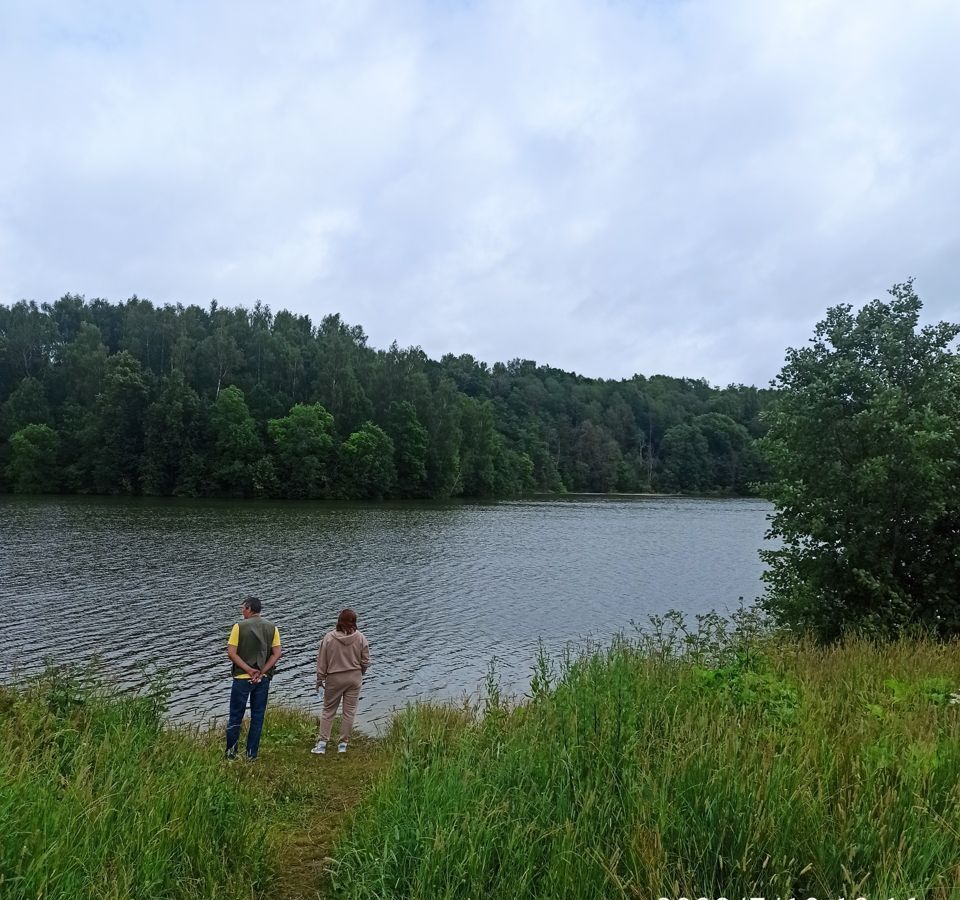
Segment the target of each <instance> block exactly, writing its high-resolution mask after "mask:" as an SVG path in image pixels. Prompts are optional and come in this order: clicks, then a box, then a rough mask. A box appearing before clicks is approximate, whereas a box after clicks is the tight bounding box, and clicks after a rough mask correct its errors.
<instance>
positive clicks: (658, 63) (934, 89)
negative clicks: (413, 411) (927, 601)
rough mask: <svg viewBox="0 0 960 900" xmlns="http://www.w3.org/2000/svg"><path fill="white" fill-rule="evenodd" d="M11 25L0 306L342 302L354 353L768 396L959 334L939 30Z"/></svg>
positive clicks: (714, 19) (846, 23) (453, 16)
mask: <svg viewBox="0 0 960 900" xmlns="http://www.w3.org/2000/svg"><path fill="white" fill-rule="evenodd" d="M80 9H81V7H79V6H77V5H75V4H70V3H67V2H61V3H55V2H46V3H40V4H35V3H27V2H13V3H10V4H6V5H5V6H4V8H3V10H2V11H0V79H2V81H3V83H4V84H6V85H15V86H16V89H15V90H8V91H6V92H5V93H4V94H3V95H0V121H2V122H3V123H4V132H5V133H6V135H7V138H6V140H4V142H3V143H2V145H0V300H2V301H3V302H12V301H15V300H16V299H19V298H20V297H35V298H41V299H52V298H54V297H56V296H59V295H60V294H62V293H64V292H66V291H78V292H82V293H86V294H87V295H88V296H107V297H111V298H113V299H118V300H119V299H123V298H125V297H127V296H129V295H131V294H133V293H137V294H139V295H140V296H148V297H150V298H151V299H153V300H154V301H155V302H168V301H169V302H177V301H185V302H201V303H206V302H208V301H209V300H210V299H211V298H213V297H216V298H217V299H218V300H219V301H220V302H221V303H226V304H235V303H245V304H251V303H252V302H254V300H256V299H258V298H259V299H262V300H264V301H265V302H268V303H270V304H271V305H272V306H273V307H274V308H275V309H279V308H281V307H287V308H291V309H294V310H296V311H298V312H309V313H311V314H312V315H313V316H315V317H317V318H319V317H320V316H321V315H323V314H325V313H327V312H333V311H339V312H340V313H341V314H342V315H343V317H344V318H345V319H346V320H347V321H350V322H355V323H359V324H362V325H363V326H364V328H365V329H366V330H367V332H368V334H369V335H370V337H371V341H372V342H373V343H374V344H375V345H379V346H386V345H387V344H388V343H389V342H390V341H391V340H393V339H394V338H396V339H397V340H398V341H399V342H400V343H401V344H402V345H407V344H420V345H422V346H423V347H424V349H425V350H426V351H427V352H428V353H430V354H431V355H434V356H437V355H440V354H442V353H444V352H448V351H450V352H456V353H460V352H471V353H473V354H474V355H476V356H478V357H480V358H484V359H487V360H490V361H492V360H494V359H510V358H513V357H517V356H520V357H526V358H533V359H537V360H538V361H540V362H544V363H550V364H552V365H556V366H560V367H563V368H569V369H575V370H578V371H581V372H584V373H585V374H590V375H595V376H601V377H623V376H629V375H631V374H633V373H634V372H636V371H639V372H643V373H646V374H651V373H653V372H668V373H670V374H675V375H689V376H692V377H700V376H705V377H707V378H709V379H710V380H711V381H714V382H718V383H726V382H728V381H746V382H753V383H759V384H763V383H766V381H767V380H768V379H769V378H770V377H771V376H772V375H773V374H775V372H776V371H777V369H778V368H779V365H780V364H781V362H782V359H783V351H784V349H785V347H786V346H787V345H797V344H801V343H803V342H804V341H805V340H806V339H807V337H808V336H809V333H810V329H811V327H812V324H813V322H814V321H816V319H817V318H818V317H819V316H820V315H821V314H822V313H823V311H824V309H825V308H826V306H828V305H830V304H833V303H837V302H842V301H852V302H859V301H861V300H866V299H869V298H870V297H873V296H877V295H879V294H881V293H882V292H883V291H884V290H885V288H886V287H888V286H889V285H890V284H891V283H892V282H894V281H897V280H902V279H903V278H905V277H906V276H908V275H916V276H918V288H919V290H920V292H921V295H922V296H923V297H924V298H925V300H926V302H927V312H928V314H929V317H930V318H931V319H933V318H940V317H948V318H949V317H953V318H955V317H956V316H957V314H958V312H960V304H958V303H957V301H956V300H955V299H954V298H955V297H956V296H957V281H958V273H957V269H956V265H955V262H954V261H955V259H956V257H957V249H958V247H957V245H958V243H960V226H958V224H957V220H956V215H955V198H956V196H957V195H958V191H960V166H958V163H960V159H958V156H960V131H958V126H957V124H956V120H955V119H956V117H955V112H954V96H953V95H954V89H953V84H954V79H953V75H952V72H953V56H954V47H955V46H956V43H957V39H958V38H960V8H958V7H957V6H956V5H955V4H953V3H952V2H932V0H931V2H920V3H916V4H913V5H912V6H911V7H910V9H909V11H908V10H906V9H905V8H904V7H903V6H902V5H901V4H895V3H888V2H852V3H851V2H839V0H837V2H824V3H819V4H788V3H782V4H781V3H752V2H736V3H727V4H713V3H707V2H700V0H689V2H684V3H676V4H661V3H634V4H628V3H620V4H611V3H602V2H599V0H591V2H587V0H558V2H551V3H544V2H510V3H508V2H491V3H480V2H477V3H467V4H453V3H451V4H447V3H437V2H424V3H411V4H388V3H372V2H369V3H358V2H350V3H347V2H328V3H322V4H315V3H306V2H304V3H297V2H291V3H284V4H277V5H275V7H271V8H270V9H269V10H266V9H265V8H264V7H263V6H262V5H258V4H253V3H242V2H241V3H226V2H222V3H221V2H216V3H208V4H188V3H174V4H147V3H142V4H134V3H120V2H116V3H113V2H110V3H107V2H104V3H101V4H99V5H93V6H87V5H84V7H83V12H79V11H78V10H80Z"/></svg>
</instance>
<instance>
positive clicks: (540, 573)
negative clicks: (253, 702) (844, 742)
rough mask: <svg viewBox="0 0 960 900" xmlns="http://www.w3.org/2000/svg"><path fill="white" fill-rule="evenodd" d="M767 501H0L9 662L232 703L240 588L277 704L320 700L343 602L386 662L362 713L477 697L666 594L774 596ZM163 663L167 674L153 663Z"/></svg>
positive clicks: (663, 606)
mask: <svg viewBox="0 0 960 900" xmlns="http://www.w3.org/2000/svg"><path fill="white" fill-rule="evenodd" d="M769 511H770V507H769V505H768V504H766V503H764V502H762V501H754V500H694V499H674V498H670V499H666V498H650V499H608V498H593V497H591V498H574V499H569V500H561V501H555V500H548V501H537V500H532V501H519V502H509V503H497V504H492V505H466V504H448V505H427V504H424V505H413V504H409V505H387V506H366V507H364V506H345V505H332V504H302V505H301V504H294V503H290V504H283V505H278V504H268V503H253V502H252V503H242V502H216V501H206V502H198V501H178V500H155V499H149V500H148V499H143V500H129V499H126V500H114V499H101V498H96V499H91V498H75V497H68V498H44V499H22V498H13V497H5V498H0V608H2V609H3V611H4V619H5V620H6V624H5V626H4V631H5V636H6V640H5V642H4V643H5V644H6V648H7V652H8V654H9V657H10V658H9V660H8V662H7V664H6V665H5V666H4V671H5V673H7V674H5V675H4V676H0V677H2V678H3V679H7V678H9V677H10V673H11V668H12V666H14V665H17V666H18V668H19V671H20V672H21V673H24V672H31V671H36V670H37V669H39V668H41V667H42V666H43V663H44V660H45V659H51V660H53V661H64V662H65V661H69V660H76V659H78V658H81V659H85V658H89V657H91V656H92V655H94V654H97V655H99V657H100V658H101V659H102V660H103V661H104V663H105V665H106V666H107V668H108V669H109V671H111V672H112V673H114V674H115V675H116V676H117V677H119V678H120V679H122V680H124V681H128V682H135V681H138V680H142V679H143V678H144V677H147V676H146V675H145V671H144V666H147V667H160V668H161V669H163V670H166V673H165V674H164V675H163V676H162V677H164V678H166V679H168V681H169V686H170V688H171V691H172V700H171V712H172V714H174V715H175V716H177V717H180V718H190V719H194V718H206V717H208V716H211V715H219V714H222V713H224V712H225V707H226V703H227V694H228V689H229V686H228V677H229V676H228V673H229V665H228V662H227V659H226V653H225V645H226V638H227V634H228V632H229V629H230V625H231V624H232V623H233V622H234V621H236V620H237V619H238V618H239V603H240V600H241V598H242V597H244V596H246V595H248V594H255V595H257V596H259V597H261V598H262V599H263V601H264V615H265V616H266V617H267V618H270V619H271V620H272V621H273V622H275V623H276V624H277V625H278V626H279V628H280V633H281V636H282V639H283V646H284V656H283V659H282V660H281V667H280V674H279V675H278V676H277V677H276V679H275V680H274V683H273V685H272V687H271V700H272V702H274V703H276V702H282V703H287V704H298V703H299V704H308V703H309V702H310V700H311V697H312V688H313V682H314V676H313V672H314V662H315V658H316V648H317V644H318V642H319V639H320V637H321V636H322V634H323V633H324V631H326V630H327V629H329V628H330V627H332V623H333V622H334V620H335V619H336V615H337V612H338V611H339V610H340V609H341V608H342V607H344V606H350V607H353V608H354V609H355V610H357V612H358V614H359V616H360V627H361V628H362V629H363V631H364V633H365V634H366V635H367V637H368V638H369V640H370V645H371V651H372V655H373V663H372V666H371V669H370V672H369V673H368V675H367V678H366V680H365V682H364V689H363V694H362V700H361V704H360V710H359V714H358V721H359V722H360V723H361V724H362V725H366V726H367V727H370V726H371V725H373V724H375V723H376V722H378V721H381V720H382V719H383V718H384V717H385V716H386V715H387V714H388V713H389V712H390V710H391V709H392V708H393V707H395V706H397V705H402V704H403V703H405V702H406V701H408V700H415V699H418V698H419V699H426V698H437V697H441V698H448V697H457V696H460V695H462V694H463V693H464V692H472V691H475V690H476V689H477V687H478V685H479V684H480V682H481V681H482V679H483V676H484V673H485V672H486V670H487V667H488V665H489V662H490V660H491V658H494V657H495V658H496V659H497V661H498V662H497V668H498V671H499V672H500V673H501V674H502V675H503V678H504V684H505V686H506V687H508V688H511V689H516V690H522V689H523V688H524V686H525V685H526V684H527V683H528V679H529V676H530V669H531V666H532V663H533V659H534V656H535V654H536V651H537V642H538V640H542V641H543V643H544V645H545V646H546V648H547V649H548V650H550V651H558V650H560V649H561V648H563V647H564V646H565V645H566V644H567V643H568V642H570V641H577V640H580V639H583V638H586V637H588V636H593V637H598V638H605V637H608V636H610V635H612V634H613V633H615V632H616V631H617V630H619V629H621V628H624V627H629V625H630V623H631V621H645V620H646V617H647V616H648V615H650V614H653V613H658V612H663V611H665V610H667V609H670V608H671V607H673V608H677V609H682V610H686V611H689V612H691V613H696V612H703V611H706V610H708V609H710V608H716V609H717V610H719V611H728V610H731V609H733V608H735V607H736V606H737V605H738V598H740V597H744V598H745V599H746V600H747V601H750V600H752V599H754V598H755V597H756V596H757V594H758V593H759V590H760V580H759V579H760V573H761V571H762V566H761V563H760V561H759V559H758V557H757V549H758V548H759V547H760V545H761V543H762V541H763V534H764V531H765V529H766V517H767V514H768V513H769ZM152 677H158V676H155V675H154V676H152Z"/></svg>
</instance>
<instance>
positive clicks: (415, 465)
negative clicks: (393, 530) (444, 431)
mask: <svg viewBox="0 0 960 900" xmlns="http://www.w3.org/2000/svg"><path fill="white" fill-rule="evenodd" d="M387 433H388V434H389V435H390V440H392V441H393V460H394V465H395V468H396V471H397V485H396V486H397V493H398V494H400V496H401V497H418V496H420V495H421V494H422V493H423V490H424V484H425V482H426V480H427V446H428V443H429V435H428V434H427V429H426V428H424V427H423V425H421V424H420V420H419V419H418V418H417V411H416V410H415V409H414V408H413V404H412V403H408V402H407V401H406V400H402V401H400V402H399V403H397V402H396V401H394V402H393V403H391V404H390V416H389V421H388V423H387Z"/></svg>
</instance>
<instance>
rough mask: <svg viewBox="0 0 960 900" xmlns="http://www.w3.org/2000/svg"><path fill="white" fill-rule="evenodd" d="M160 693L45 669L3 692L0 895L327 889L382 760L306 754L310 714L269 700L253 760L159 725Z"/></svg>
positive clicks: (163, 897)
mask: <svg viewBox="0 0 960 900" xmlns="http://www.w3.org/2000/svg"><path fill="white" fill-rule="evenodd" d="M163 703H164V697H163V696H162V694H159V693H148V694H146V695H140V696H131V695H129V694H123V693H118V692H117V691H116V690H112V689H110V688H108V687H105V686H103V685H102V684H100V683H97V682H94V681H87V680H84V679H83V678H79V677H78V676H77V675H76V673H68V672H64V671H59V672H50V673H47V674H46V675H45V676H44V677H42V678H40V679H38V680H36V681H33V682H30V683H28V684H27V685H25V686H23V687H22V688H21V689H19V690H16V691H14V690H12V689H0V823H2V827H0V897H3V898H4V900H21V898H22V900H26V898H30V900H38V898H44V900H59V898H71V900H77V898H94V897H96V898H98V900H99V898H104V900H121V898H123V900H129V898H150V900H167V898H169V900H179V898H184V900H185V898H191V900H195V898H223V900H234V898H236V900H239V898H244V900H251V898H260V897H270V898H271V900H288V898H301V897H316V896H317V895H318V892H320V891H323V892H324V893H325V892H326V884H327V873H326V868H325V866H326V864H325V862H324V860H325V859H326V858H327V857H328V855H329V853H330V850H331V847H332V842H333V837H334V834H335V832H336V829H337V827H338V826H339V824H340V822H341V820H342V818H343V816H344V815H345V813H346V812H347V811H348V810H349V809H351V808H352V807H353V806H355V805H356V803H357V802H358V801H359V800H360V798H361V796H362V794H363V793H364V792H365V791H366V789H367V787H368V785H369V782H370V781H371V780H372V778H373V777H374V776H375V775H376V774H377V772H378V771H379V770H380V768H381V765H382V763H381V760H382V758H383V757H382V754H380V753H378V752H377V746H376V744H375V743H372V742H369V741H365V740H363V739H362V738H361V739H359V740H358V741H356V742H355V743H354V746H353V747H352V748H351V752H350V754H348V756H347V757H346V758H337V757H336V756H334V758H332V759H318V758H317V757H314V756H311V755H310V754H309V753H307V752H306V751H307V749H308V748H309V747H310V746H311V745H312V742H313V737H314V734H315V724H314V721H313V718H312V717H310V716H308V715H305V714H303V713H298V712H292V711H284V710H277V709H275V710H268V718H267V724H266V730H265V735H264V740H263V742H262V744H261V758H260V760H258V761H257V762H256V763H252V764H248V763H246V762H243V761H236V762H231V763H227V762H225V761H224V760H223V758H222V756H223V746H222V733H221V732H219V731H217V732H202V731H197V730H190V731H185V730H171V729H168V728H165V727H164V725H163Z"/></svg>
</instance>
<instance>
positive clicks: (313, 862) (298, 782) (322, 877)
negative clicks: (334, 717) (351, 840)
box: [244, 713, 388, 900]
mask: <svg viewBox="0 0 960 900" xmlns="http://www.w3.org/2000/svg"><path fill="white" fill-rule="evenodd" d="M268 715H269V713H268ZM270 724H271V723H269V722H268V723H267V728H265V736H264V741H263V748H262V750H261V753H260V759H259V760H258V761H257V763H255V764H252V765H251V766H250V768H249V771H248V772H245V773H244V777H245V778H248V779H250V781H251V783H252V784H253V785H255V788H256V792H257V794H258V795H260V797H261V798H262V799H263V802H264V803H265V804H266V805H267V807H268V808H269V810H270V815H269V821H270V824H269V829H270V844H271V857H272V868H273V871H274V873H275V876H274V878H273V879H272V880H271V882H270V884H269V886H268V888H267V891H266V892H265V893H264V896H265V897H269V900H316V898H317V897H326V896H328V895H329V876H328V870H327V865H328V859H329V856H330V853H331V851H332V849H333V844H334V841H335V839H336V836H337V834H338V833H339V832H340V830H341V829H342V828H343V826H344V825H345V824H346V822H347V820H348V818H349V814H350V813H351V811H352V810H353V809H354V807H356V805H357V804H358V803H359V802H360V800H361V799H363V797H364V796H365V795H366V793H367V792H368V791H369V789H370V786H371V784H372V783H373V781H374V780H375V779H376V777H377V776H378V775H379V774H380V773H381V772H382V771H383V770H384V768H385V767H386V764H387V762H388V754H387V753H386V752H385V750H384V748H383V745H382V744H381V743H380V742H379V741H376V740H372V739H370V738H366V737H364V736H362V735H356V734H355V735H354V739H353V741H351V744H350V750H349V751H348V752H347V753H346V754H343V755H341V754H338V753H337V745H336V741H335V740H332V741H331V742H330V749H329V750H328V751H327V753H326V755H324V756H315V755H313V754H311V753H310V747H311V746H312V745H313V734H314V731H313V729H314V728H315V725H314V724H313V721H310V720H308V721H306V722H304V721H303V720H302V719H300V717H293V716H291V717H290V719H288V720H287V721H284V722H279V723H278V722H277V721H276V720H275V721H274V722H273V723H272V724H273V725H274V727H273V729H272V734H271V732H270V731H269V730H268V729H269V726H270Z"/></svg>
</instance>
